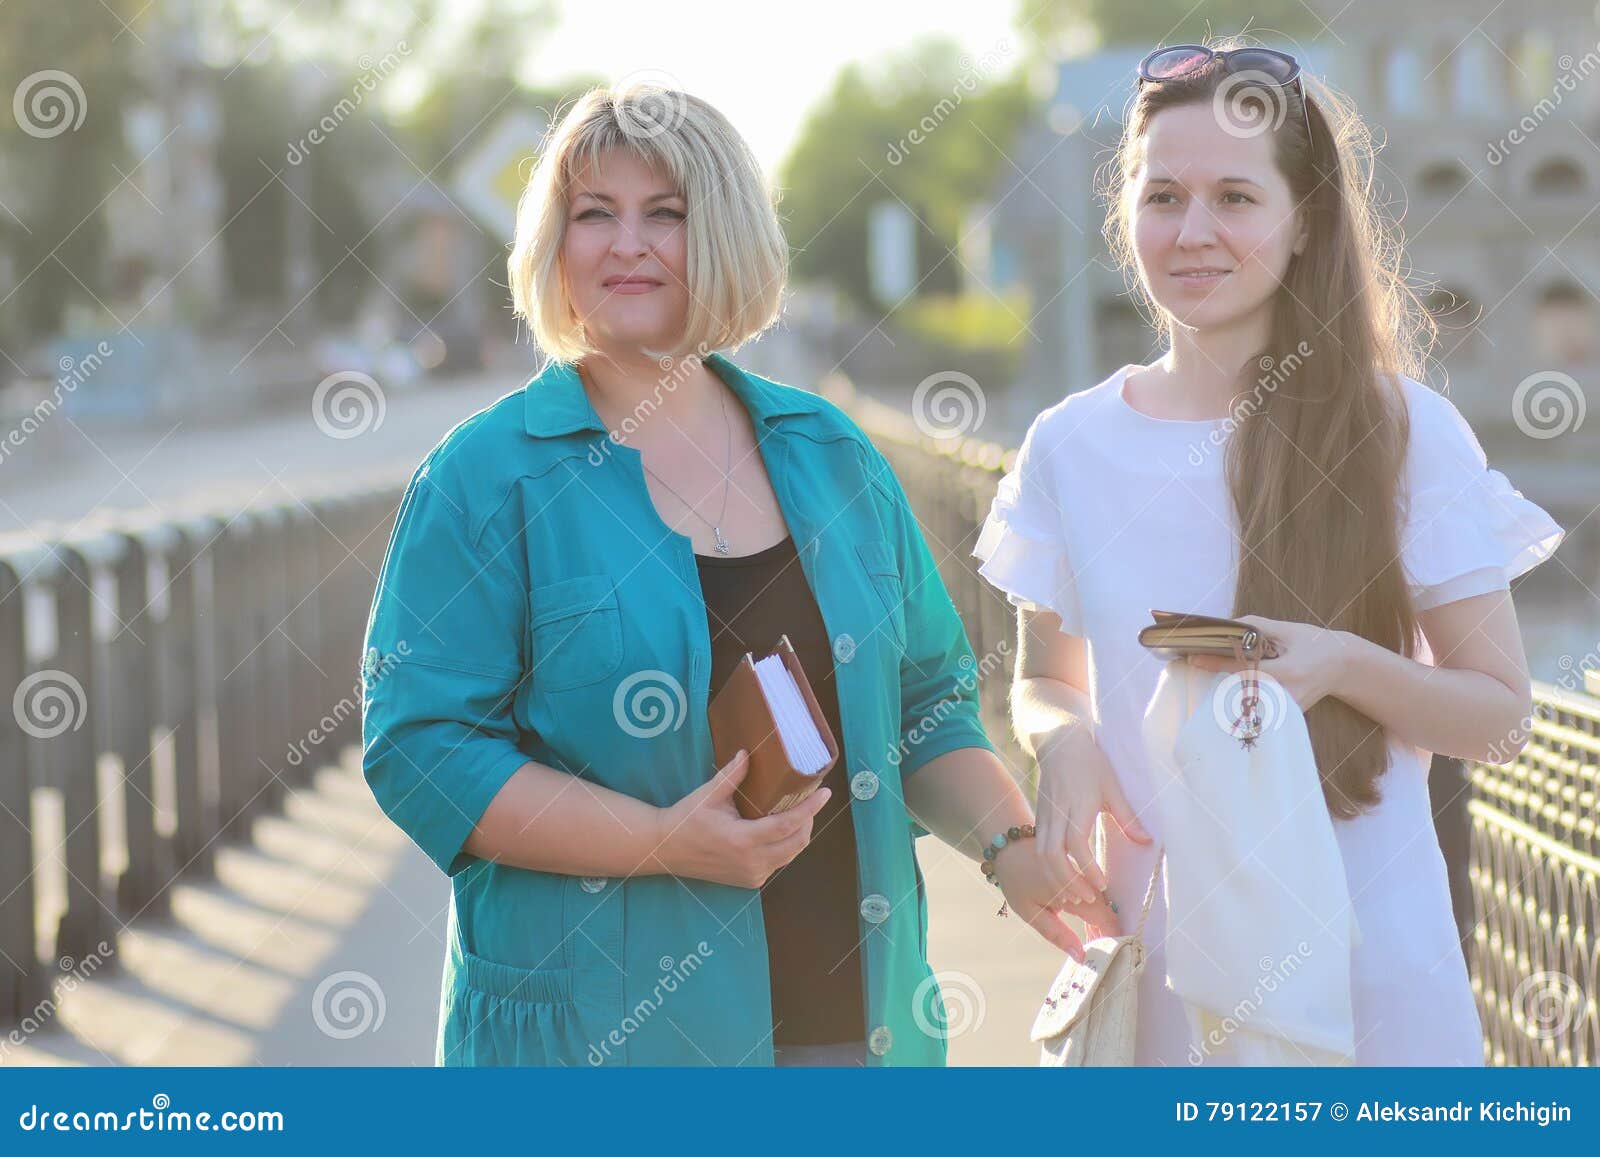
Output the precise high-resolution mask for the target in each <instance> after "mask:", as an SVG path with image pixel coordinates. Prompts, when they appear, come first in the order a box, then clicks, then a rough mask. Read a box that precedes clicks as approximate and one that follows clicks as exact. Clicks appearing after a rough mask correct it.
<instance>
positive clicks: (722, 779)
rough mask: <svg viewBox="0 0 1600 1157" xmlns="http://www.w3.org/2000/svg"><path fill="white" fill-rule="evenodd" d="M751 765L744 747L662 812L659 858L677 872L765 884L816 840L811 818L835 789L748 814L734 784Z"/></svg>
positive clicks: (738, 884)
mask: <svg viewBox="0 0 1600 1157" xmlns="http://www.w3.org/2000/svg"><path fill="white" fill-rule="evenodd" d="M748 770H749V756H748V753H746V752H745V751H742V750H741V751H740V752H739V753H738V754H737V755H735V756H734V757H733V758H732V759H730V760H729V761H728V762H727V763H726V764H725V765H723V766H722V767H721V768H719V769H718V770H717V773H716V774H715V775H714V776H712V777H711V778H710V779H709V780H707V781H706V782H705V783H703V784H702V785H700V786H699V787H698V788H696V789H695V790H694V791H692V792H690V793H689V794H688V795H686V796H684V797H683V798H682V799H680V800H679V801H678V802H677V803H675V804H673V805H672V806H671V807H668V808H662V809H661V810H660V811H658V812H657V813H656V815H657V819H658V821H659V823H660V829H659V830H660V836H659V838H658V839H657V841H656V859H657V860H658V861H660V863H661V864H662V866H663V867H665V868H666V870H667V872H668V873H669V874H671V875H674V876H689V877H692V878H694V879H697V880H710V881H711V882H712V883H716V884H731V885H733V886H734V887H736V888H759V887H761V886H762V885H763V884H765V883H766V882H767V879H768V878H769V877H770V876H771V875H772V874H773V873H774V872H776V871H777V870H778V869H779V868H781V867H783V866H784V865H785V864H787V863H788V862H789V861H790V860H792V859H794V858H795V857H796V856H798V855H799V854H800V850H801V849H802V848H804V847H805V846H806V844H807V843H809V842H810V840H811V821H812V820H813V819H815V818H816V814H817V812H818V811H820V810H821V808H822V805H823V804H825V803H827V802H828V796H829V795H830V794H831V793H830V791H829V789H828V788H826V787H819V788H817V790H816V791H814V792H812V793H811V794H810V795H808V796H807V797H806V798H805V799H803V800H801V801H800V802H799V803H798V804H796V805H795V806H794V807H792V808H789V809H788V810H787V811H781V812H778V813H777V814H775V815H770V816H763V817H762V818H760V819H754V820H747V819H745V818H744V817H743V816H742V815H740V814H739V809H738V808H737V807H736V806H735V805H734V802H733V790H734V788H736V787H738V786H739V784H740V782H741V781H743V779H744V777H745V773H746V771H748Z"/></svg>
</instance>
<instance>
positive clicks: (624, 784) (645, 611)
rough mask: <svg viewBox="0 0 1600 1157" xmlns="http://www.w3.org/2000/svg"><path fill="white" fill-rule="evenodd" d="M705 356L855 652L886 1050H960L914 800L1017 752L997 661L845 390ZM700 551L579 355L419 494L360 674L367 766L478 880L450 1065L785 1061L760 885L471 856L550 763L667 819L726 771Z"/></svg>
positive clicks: (883, 1058)
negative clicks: (996, 754) (596, 404)
mask: <svg viewBox="0 0 1600 1157" xmlns="http://www.w3.org/2000/svg"><path fill="white" fill-rule="evenodd" d="M706 364H707V365H708V366H709V367H710V368H711V369H712V370H713V371H715V372H716V373H717V374H718V375H719V376H720V377H721V378H722V379H723V380H724V381H725V382H727V384H728V386H729V387H730V388H731V389H732V391H733V392H734V393H735V394H736V395H737V397H738V398H739V400H740V401H741V402H742V403H743V404H744V406H745V408H746V410H747V411H748V412H749V414H750V418H751V420H752V423H753V426H754V428H755V431H756V436H757V439H758V443H759V446H760V451H761V456H762V460H763V462H764V463H765V465H766V469H767V473H768V476H769V478H770V479H771V482H772V487H773V490H774V491H775V493H776V495H777V498H778V502H779V505H780V506H781V508H782V511H783V516H784V519H785V521H786V522H787V523H788V526H789V530H790V532H791V533H792V535H793V536H794V539H795V542H796V544H797V545H798V547H799V556H800V560H801V565H802V568H803V570H804V571H805V575H806V579H807V581H808V582H809V583H810V586H811V589H812V591H813V593H814V594H815V596H816V599H817V603H818V607H819V609H820V610H821V613H822V617H823V621H824V623H825V624H826V626H827V629H828V633H829V636H830V638H831V639H832V641H833V651H834V661H835V673H836V680H837V688H838V694H839V703H840V715H841V723H842V729H843V735H842V736H841V737H840V744H841V749H842V754H841V758H843V759H846V760H848V766H847V769H846V770H847V772H848V775H849V783H850V794H851V799H850V814H851V819H852V821H853V823H854V825H855V833H856V847H857V876H858V879H859V881H860V883H859V892H860V895H859V920H858V927H859V929H860V936H861V945H862V952H861V956H862V981H863V985H864V997H865V1007H866V1012H867V1021H866V1024H867V1045H868V1052H869V1060H870V1062H871V1063H873V1064H875V1065H891V1064H892V1065H939V1064H943V1063H944V1059H945V1042H944V1039H943V1036H942V1033H941V1026H942V1025H943V1024H944V1009H943V1007H942V1002H941V1000H940V996H939V990H938V985H937V982H936V981H935V980H934V978H933V976H932V974H931V972H930V970H929V968H928V963H927V936H928V910H927V897H926V893H925V890H924V886H923V879H922V874H921V872H920V870H919V869H918V866H917V862H916V857H915V855H914V850H913V841H914V838H915V837H916V836H919V835H923V834H926V833H925V832H924V831H923V829H922V828H920V827H919V826H918V825H917V824H916V823H915V821H913V820H912V818H911V816H910V815H909V814H908V812H907V811H906V808H905V802H904V796H903V794H902V787H903V784H904V783H905V782H906V781H907V780H908V779H909V777H910V776H912V775H915V774H916V773H917V771H918V769H920V768H921V767H922V766H923V765H924V764H926V763H927V762H928V761H929V760H931V759H933V758H934V757H935V756H938V755H941V754H943V753H945V752H947V751H953V750H955V749H957V748H963V747H981V748H985V749H987V750H991V751H992V750H994V748H993V746H992V745H991V743H990V741H989V739H988V737H987V736H986V735H985V734H984V730H983V727H982V725H981V724H980V722H979V719H978V705H977V685H976V684H977V675H976V664H975V662H974V659H973V655H972V651H971V648H970V646H969V645H968V642H967V638H966V633H965V631H964V630H963V628H962V624H961V620H960V618H959V616H958V615H957V614H956V610H955V607H954V606H953V604H952V603H951V601H950V597H949V595H948V593H947V592H946V590H945V587H944V584H943V582H942V581H941V580H940V578H939V574H938V571H937V570H936V569H935V565H934V561H933V558H932V557H931V555H930V553H929V550H928V547H927V545H926V543H925V542H924V541H923V538H922V536H921V534H920V532H919V531H918V528H917V524H916V520H915V518H914V517H913V516H912V513H911V510H910V508H909V506H908V505H907V502H906V497H905V493H904V491H903V490H902V489H901V487H900V485H899V482H898V481H897V480H896V478H895V476H894V474H893V473H892V472H891V470H890V469H889V465H888V463H887V462H886V461H885V460H884V458H883V456H882V455H881V454H880V453H879V451H878V450H877V449H876V448H875V447H874V446H873V445H872V443H871V442H870V441H869V440H868V439H867V437H866V436H865V435H864V434H863V433H862V432H861V430H860V429H859V428H858V427H857V426H856V425H855V424H854V423H853V422H852V421H851V420H850V419H849V418H848V417H846V416H845V414H844V413H843V412H842V411H840V410H839V409H838V408H837V407H836V406H834V405H832V404H831V403H829V402H827V401H826V400H824V399H822V398H820V397H818V396H816V395H814V394H811V393H808V392H806V391H803V390H799V389H795V388H793V387H789V386H784V385H779V384H777V383H775V382H771V381H768V380H766V379H764V378H761V377H758V376H756V375H754V374H750V373H747V372H745V371H743V370H741V369H740V368H739V367H738V366H736V365H734V364H733V362H731V361H729V360H728V359H727V358H725V357H723V356H721V355H713V356H712V357H710V358H708V359H707V362H706ZM710 670H711V644H710V639H709V636H708V631H707V624H706V609H705V603H704V601H703V599H702V596H701V591H700V583H699V578H698V573H697V570H696V565H695V557H694V548H693V545H692V543H691V541H690V539H689V538H688V537H686V536H684V535H681V534H679V533H677V532H675V531H673V530H672V529H671V528H670V527H668V526H667V525H666V524H665V523H664V522H662V520H661V518H660V516H659V515H658V514H657V513H656V510H655V507H654V505H653V504H652V502H651V499H650V494H649V491H648V489H647V487H646V485H645V478H644V473H643V470H642V468H641V462H640V456H639V453H638V452H637V451H636V450H634V449H632V448H630V447H627V446H621V445H618V444H616V443H615V442H613V441H612V440H611V439H610V438H609V437H608V436H607V433H606V430H605V427H604V425H603V424H602V423H601V421H600V419H599V417H598V416H597V415H596V413H595V411H594V408H593V406H591V405H590V403H589V400H588V398H587V396H586V395H585V393H584V390H583V386H582V384H581V382H580V380H579V377H578V374H577V372H576V370H575V368H574V367H573V365H571V364H570V363H563V362H551V363H550V364H549V365H548V366H547V367H546V368H545V369H544V370H543V371H541V372H540V373H539V375H538V376H537V377H535V378H534V379H533V380H532V381H531V382H530V383H529V384H528V385H527V386H526V387H524V388H523V389H521V390H518V391H517V392H515V393H512V394H508V395H506V396H505V397H503V398H501V399H500V400H499V401H498V402H496V403H494V404H493V405H491V406H489V407H488V408H487V409H485V410H482V411H481V412H479V413H477V414H474V415H473V416H472V417H470V418H468V419H467V420H466V421H464V422H462V423H461V424H460V425H458V426H457V427H455V428H454V429H453V430H451V431H450V432H449V433H448V434H447V435H446V436H445V437H444V439H443V440H442V441H441V442H440V443H439V445H438V446H437V447H435V448H434V449H433V451H432V452H430V453H429V455H428V457H427V459H426V460H425V461H424V462H423V463H422V465H421V466H420V467H418V469H417V470H416V472H415V473H414V474H413V475H412V477H411V480H410V482H409V483H408V484H407V486H406V490H405V495H404V497H403V498H402V500H401V505H400V510H399V514H398V518H397V521H396V524H395V528H394V531H393V534H392V537H391V538H390V541H389V545H388V550H387V554H386V556H385V558H384V563H383V569H382V572H381V574H380V575H379V579H378V589H377V594H376V596H375V597H374V600H373V604H372V611H371V615H370V617H369V620H368V624H367V639H366V649H365V655H364V657H363V660H362V673H363V684H364V688H365V690H364V701H363V704H362V738H363V749H364V750H363V759H362V764H363V768H364V771H365V775H366V780H367V783H368V784H369V785H370V787H371V789H372V792H373V794H374V796H375V797H376V798H377V801H378V803H379V804H380V805H381V806H382V808H383V810H384V812H385V813H386V814H387V815H388V816H389V817H390V818H391V819H392V820H393V821H394V822H395V823H396V824H397V825H399V827H400V828H401V829H402V830H404V831H405V832H406V834H407V835H409V836H410V837H411V839H412V840H414V841H415V842H416V843H417V845H418V846H419V847H420V848H421V849H422V850H423V851H424V852H425V853H426V854H427V855H428V856H429V858H431V859H432V860H433V862H434V863H435V864H437V865H438V866H439V868H440V869H441V870H443V871H444V872H445V873H447V874H448V875H449V876H450V877H451V882H452V885H453V887H452V895H451V904H450V914H449V921H448V935H447V940H448V943H447V947H446V958H445V969H444V980H443V991H442V1004H441V1009H440V1021H439V1039H438V1050H437V1056H436V1061H437V1062H438V1063H439V1064H447V1065H491V1064H564V1065H641V1064H642V1065H770V1064H771V1063H772V1059H773V1053H772V1042H771V1024H772V1022H771V1004H770V988H769V983H770V982H769V977H768V968H767V945H766V939H765V933H764V928H763V922H762V916H761V909H760V904H761V893H760V892H759V891H757V890H753V889H747V888H739V887H733V886H729V885H724V884H715V883H709V882H706V881H702V880H695V879H687V878H682V877H674V876H664V875H638V876H629V877H618V878H598V877H588V876H584V877H580V876H571V875H564V874H561V873H558V872H536V871H529V870H526V869H522V868H515V867H508V866H505V865H501V864H497V863H494V862H492V861H488V860H482V859H478V858H477V857H474V856H472V855H470V854H469V853H467V852H465V851H463V850H462V846H463V844H464V843H465V842H466V839H467V837H468V835H469V834H470V833H471V831H472V828H473V825H474V824H475V823H476V822H477V820H478V818H479V817H480V816H481V815H482V814H483V811H484V809H485V808H486V807H487V806H488V804H489V802H490V800H491V799H493V798H494V796H495V794H496V793H497V792H498V791H499V790H500V788H501V787H502V785H504V783H505V782H506V780H507V779H508V778H510V776H511V775H512V773H513V772H515V771H516V770H517V768H518V767H520V766H521V765H522V764H524V763H526V762H527V761H529V760H537V761H538V762H540V763H544V764H548V765H549V766H551V767H555V768H558V769H561V770H563V771H565V772H567V773H569V774H571V775H574V776H578V777H581V778H584V779H587V780H590V781H592V782H594V783H597V784H601V785H603V786H605V787H608V788H611V789H613V790H615V791H619V792H622V793H624V794H627V795H630V796H633V797H635V798H638V799H641V800H644V801H646V802H647V803H650V804H653V805H656V806H658V807H667V806H669V805H671V804H673V803H675V802H677V801H678V800H679V799H682V798H683V797H684V796H685V795H687V794H689V793H690V792H691V791H693V790H694V789H695V788H697V787H699V786H700V785H701V784H703V783H704V782H705V781H706V780H707V779H708V778H709V777H710V776H711V775H712V774H713V773H714V771H715V770H716V763H715V758H714V756H713V754H712V746H711V736H710V731H709V727H708V725H707V722H706V705H707V702H708V698H709V694H710V691H711V688H710V686H709V684H710Z"/></svg>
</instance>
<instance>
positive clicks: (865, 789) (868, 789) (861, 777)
mask: <svg viewBox="0 0 1600 1157" xmlns="http://www.w3.org/2000/svg"><path fill="white" fill-rule="evenodd" d="M850 794H851V795H853V796H855V797H856V798H857V799H871V798H872V797H873V796H875V795H877V794H878V777H877V776H876V775H874V774H872V772H870V771H858V772H856V774H855V776H854V777H853V778H852V779H851V780H850Z"/></svg>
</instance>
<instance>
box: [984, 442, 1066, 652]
mask: <svg viewBox="0 0 1600 1157" xmlns="http://www.w3.org/2000/svg"><path fill="white" fill-rule="evenodd" d="M1040 425H1041V423H1040V420H1039V419H1035V420H1034V423H1033V425H1032V426H1031V427H1029V429H1028V436H1027V437H1026V438H1024V439H1023V440H1022V448H1021V449H1020V450H1019V451H1018V452H1017V460H1016V466H1015V467H1014V468H1013V469H1012V470H1011V471H1010V472H1009V473H1007V474H1006V475H1005V476H1004V477H1003V478H1001V479H1000V485H999V488H998V490H997V491H996V492H995V496H994V501H993V503H991V505H990V507H989V516H988V518H987V519H985V520H984V523H983V528H982V530H981V531H979V533H978V541H977V544H976V545H975V546H974V547H973V550H972V554H973V557H974V558H977V559H980V560H981V564H980V565H979V567H978V573H979V574H980V575H982V576H983V577H984V578H985V579H987V580H988V581H989V582H990V583H992V584H993V585H994V586H996V587H998V588H999V589H1000V590H1002V591H1004V592H1005V594H1006V597H1007V598H1008V599H1009V600H1010V601H1011V603H1012V604H1013V605H1015V606H1018V607H1022V608H1023V609H1025V610H1031V611H1037V610H1046V611H1053V612H1055V613H1056V614H1057V615H1059V616H1060V617H1061V630H1062V631H1063V632H1064V633H1065V634H1069V635H1082V634H1083V615H1082V612H1081V610H1080V609H1079V606H1078V590H1077V584H1076V582H1075V580H1074V578H1073V573H1072V564H1071V562H1070V561H1069V560H1068V557H1067V542H1066V533H1065V526H1064V524H1063V522H1062V515H1061V497H1060V495H1059V494H1058V493H1057V487H1056V486H1055V485H1054V484H1053V481H1052V472H1051V470H1050V456H1051V450H1050V448H1049V447H1048V445H1047V443H1046V442H1045V436H1044V435H1042V434H1041V433H1040Z"/></svg>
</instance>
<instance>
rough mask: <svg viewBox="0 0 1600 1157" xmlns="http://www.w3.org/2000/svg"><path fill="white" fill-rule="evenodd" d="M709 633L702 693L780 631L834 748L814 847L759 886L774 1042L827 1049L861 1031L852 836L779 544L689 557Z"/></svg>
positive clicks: (801, 582)
mask: <svg viewBox="0 0 1600 1157" xmlns="http://www.w3.org/2000/svg"><path fill="white" fill-rule="evenodd" d="M695 560H696V562H697V563H698V564H699V571H700V587H701V590H702V591H703V592H704V594H705V600H706V618H707V620H708V625H709V627H710V630H711V694H712V695H713V696H714V695H716V693H717V692H718V691H720V690H721V689H722V685H723V684H724V683H725V682H726V681H727V679H728V676H729V674H731V673H732V671H733V669H734V667H735V666H736V665H737V664H738V662H739V660H740V659H742V658H744V654H745V652H746V651H754V652H755V655H756V658H758V659H759V658H761V657H762V656H764V655H766V654H768V653H770V652H771V650H772V648H773V647H775V646H776V645H777V642H778V639H779V637H780V636H782V635H788V636H789V643H790V644H791V645H792V646H793V647H794V653H795V658H797V659H798V660H799V661H800V666H801V668H802V669H803V670H804V671H805V673H806V678H807V679H808V680H810V682H811V689H812V691H813V692H814V693H815V694H816V697H817V705H818V706H820V707H821V708H822V714H823V716H824V717H825V718H826V719H827V721H828V726H829V727H830V728H832V729H833V734H834V738H835V739H836V740H838V742H839V745H840V752H839V758H838V760H837V761H835V763H834V765H833V767H832V768H831V769H829V771H828V774H827V777H826V778H825V779H824V780H823V783H824V784H825V785H826V786H827V787H829V788H831V789H832V795H831V796H830V797H829V799H828V802H827V803H826V804H824V805H823V806H822V810H821V811H820V812H818V813H817V818H816V820H815V822H814V823H813V824H812V827H811V842H810V843H809V844H807V845H806V846H805V848H804V849H802V850H801V852H800V854H799V855H798V856H796V857H795V858H794V859H793V860H791V861H790V862H789V863H788V864H786V865H785V866H784V867H782V868H779V869H778V871H776V872H775V873H773V875H772V877H771V878H770V879H769V880H768V881H767V883H766V886H765V887H763V888H762V889H761V914H762V919H763V921H764V923H765V924H766V930H767V954H768V971H769V974H770V976H771V980H772V1025H773V1029H772V1039H773V1043H774V1044H835V1043H838V1042H841V1041H858V1040H861V1039H863V1038H864V1037H865V1036H866V1012H865V1009H864V1007H863V996H862V987H863V985H862V974H861V951H860V931H859V929H858V925H857V920H856V912H857V899H856V833H855V826H854V823H853V821H852V819H851V816H850V784H849V779H848V775H847V773H846V770H845V769H846V767H847V766H848V761H847V759H846V758H845V751H844V731H843V729H842V728H841V727H840V726H839V695H838V691H837V689H836V687H835V685H834V677H833V648H832V646H831V643H830V640H829V638H828V629H827V627H826V626H825V625H824V624H823V621H822V612H821V611H819V610H818V609H817V601H816V598H815V596H813V595H812V593H811V587H810V585H809V584H808V583H807V582H806V576H805V572H804V571H803V570H802V569H801V567H800V558H799V555H798V554H797V553H796V551H795V545H794V540H793V539H792V538H786V539H784V540H783V541H782V542H780V543H777V544H776V545H774V546H770V547H768V548H767V549H766V550H763V551H758V552H757V553H755V554H747V555H743V556H739V557H724V556H722V555H696V556H695Z"/></svg>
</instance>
